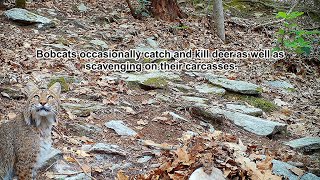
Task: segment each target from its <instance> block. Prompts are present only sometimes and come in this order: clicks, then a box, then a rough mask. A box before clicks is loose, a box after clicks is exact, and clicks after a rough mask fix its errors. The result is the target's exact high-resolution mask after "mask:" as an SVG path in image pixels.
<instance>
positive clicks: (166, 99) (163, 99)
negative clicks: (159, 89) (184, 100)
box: [156, 94, 171, 102]
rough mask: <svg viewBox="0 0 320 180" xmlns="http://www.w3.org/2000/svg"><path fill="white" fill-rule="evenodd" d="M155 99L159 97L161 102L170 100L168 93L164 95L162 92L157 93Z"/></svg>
mask: <svg viewBox="0 0 320 180" xmlns="http://www.w3.org/2000/svg"><path fill="white" fill-rule="evenodd" d="M156 99H159V100H161V101H163V102H170V101H171V97H170V96H168V95H164V94H157V95H156Z"/></svg>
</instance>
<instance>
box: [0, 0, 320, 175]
mask: <svg viewBox="0 0 320 180" xmlns="http://www.w3.org/2000/svg"><path fill="white" fill-rule="evenodd" d="M79 4H80V3H78V2H76V1H69V0H68V1H65V2H64V3H54V2H53V1H47V2H42V3H37V2H32V3H29V4H28V10H32V11H34V12H37V13H38V14H41V15H43V16H46V17H49V18H51V19H54V20H55V21H56V22H57V26H56V27H55V28H49V29H46V30H37V28H36V27H35V26H22V25H20V24H17V23H13V22H12V21H9V20H8V19H7V18H6V17H5V16H4V15H3V12H4V11H0V29H1V31H0V72H1V74H0V76H1V77H2V78H3V79H9V81H7V82H6V81H5V80H3V81H1V80H0V81H1V82H2V84H0V85H1V86H2V88H4V87H6V88H10V89H11V90H12V91H10V92H7V91H4V89H0V90H2V92H5V93H2V95H0V99H1V101H0V107H1V108H0V118H1V119H12V117H13V115H14V114H18V113H19V112H20V111H21V110H22V108H23V104H24V103H25V100H26V99H25V96H24V95H23V94H22V89H23V87H24V86H25V84H26V83H27V82H28V81H30V80H33V81H36V82H40V81H45V82H46V83H49V82H50V81H52V80H54V79H57V78H58V79H59V78H61V77H64V78H65V80H66V82H65V86H67V88H66V89H65V90H64V91H63V93H62V97H61V98H62V99H61V100H62V104H67V103H69V104H70V103H71V104H81V105H83V107H81V108H82V109H81V108H80V109H81V112H80V115H79V113H78V114H77V113H74V112H71V110H70V109H68V108H65V106H63V108H62V109H61V111H60V113H59V123H58V124H57V126H56V127H55V128H54V132H53V139H54V145H53V146H54V147H55V148H57V149H59V150H60V151H62V153H63V158H62V159H61V160H59V162H58V164H59V163H60V165H61V164H63V162H64V163H65V164H67V165H68V167H69V166H70V167H74V169H73V170H74V171H73V172H76V173H74V174H72V175H71V174H68V173H66V174H63V173H61V174H56V173H55V172H56V171H57V170H50V169H47V171H43V173H41V174H40V176H41V177H42V179H43V178H54V177H57V176H58V175H60V176H61V175H70V176H74V175H77V174H79V173H81V172H85V173H86V174H87V176H88V175H89V174H90V175H89V176H91V177H93V178H95V179H113V178H114V177H115V176H117V177H118V178H119V179H126V176H131V177H136V178H137V177H138V175H139V174H140V175H141V176H139V177H138V178H140V179H142V177H144V175H146V176H145V178H146V177H147V176H149V177H151V176H153V178H155V179H156V176H158V177H160V178H163V179H166V178H169V177H170V178H171V179H186V178H187V177H189V176H190V175H191V173H192V172H193V171H194V170H195V169H197V168H199V167H201V166H203V167H205V168H206V170H208V169H210V168H211V167H212V166H215V167H218V168H219V169H221V170H222V171H223V173H224V175H225V177H229V178H230V177H235V176H242V177H250V178H252V179H254V178H255V177H256V176H254V175H257V176H260V175H261V174H259V173H257V172H255V171H254V170H252V168H253V167H243V166H241V165H239V161H241V160H239V159H238V160H235V159H236V157H235V155H234V154H233V153H234V152H235V151H236V150H234V149H233V150H232V147H227V148H226V147H225V146H226V143H228V142H231V143H235V144H238V145H239V146H241V147H242V146H244V147H246V151H244V153H246V155H245V156H244V157H249V156H250V155H256V156H258V155H259V156H261V155H265V156H266V157H267V159H266V160H265V161H262V162H263V163H264V164H267V165H268V167H264V168H262V169H263V170H261V166H262V165H261V164H260V166H258V169H259V170H261V171H264V173H265V174H264V175H270V174H268V172H269V171H270V170H271V167H270V166H269V165H270V163H271V162H270V159H271V160H272V159H277V160H281V161H285V162H287V161H292V162H296V163H298V164H302V165H301V166H299V167H300V168H301V169H302V170H303V171H305V172H312V173H314V174H316V175H318V176H319V175H320V174H319V167H320V162H319V161H320V159H319V152H312V153H307V154H306V153H302V152H301V151H297V150H293V149H290V147H288V146H285V145H284V144H283V143H284V142H288V141H290V140H293V139H297V138H300V137H306V136H313V137H319V136H320V121H319V119H320V107H319V106H320V102H319V101H320V100H319V98H320V97H319V94H320V76H319V72H318V71H317V67H312V65H308V64H306V66H307V67H309V69H308V70H305V71H304V72H303V73H301V74H294V73H291V72H287V71H285V70H284V69H282V68H276V67H274V66H273V64H274V62H273V61H271V60H257V59H241V60H234V59H232V60H220V61H221V62H229V63H235V64H236V65H237V67H238V69H237V71H220V72H219V71H215V72H210V74H214V75H220V76H224V77H226V78H228V79H231V80H241V81H246V82H251V83H254V84H258V85H261V86H262V88H263V92H262V94H261V97H263V99H265V100H267V101H270V102H274V100H279V99H280V100H281V101H280V102H282V104H281V105H279V107H278V108H277V109H276V110H272V111H270V112H268V111H265V112H264V113H263V115H262V117H263V118H266V119H272V120H274V121H277V122H280V123H285V124H287V125H288V126H287V129H288V130H287V132H282V133H280V134H275V135H272V136H268V137H266V136H259V135H254V134H253V133H250V132H248V131H246V130H243V129H241V128H239V127H237V126H236V125H234V124H233V123H231V122H229V121H227V120H226V121H223V122H222V123H218V124H217V123H213V124H212V125H213V126H214V129H215V131H214V132H209V130H208V127H207V125H206V123H203V122H201V120H200V119H198V118H195V117H194V116H192V114H190V111H189V109H188V108H189V107H190V106H191V105H192V103H191V102H189V101H185V100H184V99H182V98H181V97H182V96H195V97H201V98H206V99H207V100H208V101H207V104H209V105H210V106H211V105H214V106H217V107H219V106H222V105H225V104H227V103H230V102H240V101H241V100H239V99H237V96H235V97H234V96H232V95H229V94H226V95H222V96H221V95H214V94H207V93H200V92H196V91H194V90H191V91H187V92H186V91H179V88H176V87H177V84H182V85H187V86H189V87H195V86H197V85H201V84H206V83H208V80H207V79H206V78H204V77H201V76H196V75H195V76H193V75H190V73H188V72H172V73H173V74H176V75H178V76H179V78H178V79H176V80H175V81H173V82H170V83H168V85H167V86H166V87H165V88H159V89H157V88H145V87H144V88H141V86H134V85H131V84H130V83H127V81H125V79H123V78H122V77H123V75H121V73H114V72H88V71H85V70H84V68H83V66H84V64H85V63H87V62H115V61H112V60H105V59H98V60H97V59H80V58H74V59H71V58H70V59H67V58H65V59H36V58H35V51H36V49H42V50H50V49H55V50H63V49H67V48H69V49H72V50H76V51H81V50H101V48H102V47H101V45H100V46H99V45H95V44H94V43H90V41H91V40H99V41H100V42H101V41H104V42H105V44H106V46H107V49H112V50H129V49H135V48H137V47H139V46H141V44H146V40H147V38H149V37H153V39H154V41H155V42H157V43H158V45H159V48H163V49H170V50H186V49H196V48H198V49H201V48H203V49H210V50H214V49H223V50H232V51H235V50H240V51H241V50H260V49H272V47H273V42H274V39H275V37H274V33H275V29H272V28H267V29H264V30H259V31H250V28H249V29H248V28H245V27H243V26H239V25H237V24H235V23H232V22H233V21H232V18H231V17H230V16H227V17H226V22H227V23H226V35H227V43H225V44H224V43H223V42H221V40H219V38H217V37H216V36H215V35H214V34H212V32H211V30H210V22H209V20H208V18H207V17H206V16H205V15H199V14H198V13H197V12H196V11H194V9H193V8H191V7H184V8H183V10H184V11H185V12H186V13H187V14H189V18H187V19H183V20H181V22H164V21H161V20H155V19H153V18H151V17H150V18H145V19H144V20H137V19H134V18H133V17H132V16H131V15H130V12H129V9H128V8H127V6H126V4H124V3H117V2H116V1H110V0H108V1H103V2H100V1H99V0H90V1H88V2H87V3H85V6H86V7H87V8H88V10H87V11H86V12H79V10H78V8H77V6H79ZM246 20H247V22H249V23H248V24H250V22H254V19H246ZM181 23H182V24H183V25H184V26H185V27H186V28H177V27H179V26H180V27H181ZM186 61H191V60H186ZM199 61H200V60H199ZM207 61H210V60H207ZM293 61H295V59H293ZM124 74H127V73H124ZM274 80H284V81H287V82H290V84H292V85H293V86H294V89H295V90H294V91H292V92H289V93H288V92H286V93H284V92H283V91H282V90H279V89H273V88H270V87H269V86H267V85H266V84H265V81H274ZM11 93H12V94H11ZM160 96H162V97H163V98H159V97H160ZM88 104H94V105H97V106H99V105H102V106H103V108H99V107H98V108H96V109H93V110H92V109H89V108H88V107H87V106H85V105H88ZM248 104H250V103H248ZM86 108H87V109H86ZM172 112H173V113H175V114H176V115H177V114H178V115H179V116H181V117H183V118H184V119H185V120H181V119H179V118H174V117H173V116H172V115H170V114H172ZM111 120H122V121H123V122H124V123H125V125H126V126H128V127H130V128H131V129H133V130H134V131H136V132H137V133H138V134H137V135H135V136H119V135H118V134H117V133H116V132H115V131H114V130H112V129H110V128H107V127H106V126H105V123H106V122H109V121H111ZM81 125H82V126H81ZM84 126H85V127H84ZM88 127H89V128H88ZM187 131H192V132H193V133H196V134H198V135H196V136H194V137H190V136H188V135H186V134H185V133H186V132H187ZM210 139H211V140H210ZM213 139H214V141H213ZM96 143H106V144H114V145H118V146H119V147H120V148H121V149H122V150H123V151H124V152H125V153H124V154H125V155H123V154H121V153H120V154H119V153H118V154H117V153H116V154H99V153H97V154H96V152H95V153H92V152H90V153H89V152H88V151H87V150H86V147H89V146H92V145H94V144H96ZM242 143H243V144H242ZM172 147H175V148H172ZM177 147H178V148H177ZM157 148H160V149H162V150H163V149H165V150H164V151H159V152H158V151H155V149H157ZM184 148H187V149H184ZM168 149H174V150H168ZM149 156H150V157H152V159H151V160H149V161H145V162H144V161H143V162H142V163H141V162H139V159H141V157H149ZM186 157H188V158H186ZM268 157H271V158H270V159H268ZM221 159H222V160H221ZM257 159H259V158H256V159H255V160H254V161H253V162H254V163H257V164H258V162H259V160H257ZM219 160H221V161H222V162H220V161H219ZM260 160H261V157H260ZM62 161H63V162H62ZM240 164H241V163H240ZM67 165H66V166H67ZM51 168H52V167H51ZM253 169H255V168H253ZM262 174H263V173H262ZM270 177H271V175H270ZM146 179H147V178H146Z"/></svg>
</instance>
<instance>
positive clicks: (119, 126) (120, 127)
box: [105, 120, 137, 136]
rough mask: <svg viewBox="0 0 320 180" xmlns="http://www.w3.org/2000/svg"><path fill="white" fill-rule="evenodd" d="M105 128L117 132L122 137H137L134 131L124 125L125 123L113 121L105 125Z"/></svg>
mask: <svg viewBox="0 0 320 180" xmlns="http://www.w3.org/2000/svg"><path fill="white" fill-rule="evenodd" d="M105 126H107V127H108V128H110V129H113V130H115V131H116V133H117V134H118V135H121V136H135V135H136V134H137V133H136V132H135V131H134V130H132V129H130V128H129V127H127V126H126V125H124V122H123V121H116V120H112V121H109V122H107V123H105Z"/></svg>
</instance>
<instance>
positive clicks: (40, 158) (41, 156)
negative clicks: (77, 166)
mask: <svg viewBox="0 0 320 180" xmlns="http://www.w3.org/2000/svg"><path fill="white" fill-rule="evenodd" d="M51 146H52V140H51V128H50V129H47V130H46V131H44V132H42V133H41V135H40V142H39V151H38V155H37V160H36V164H35V168H34V170H35V171H36V170H38V169H39V168H40V167H41V166H42V165H43V164H44V162H45V161H46V160H48V158H49V157H48V155H49V154H50V151H51V150H52V149H51Z"/></svg>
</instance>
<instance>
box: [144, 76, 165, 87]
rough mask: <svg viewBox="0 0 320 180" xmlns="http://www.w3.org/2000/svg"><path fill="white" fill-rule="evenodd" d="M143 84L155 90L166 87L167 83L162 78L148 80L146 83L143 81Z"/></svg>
mask: <svg viewBox="0 0 320 180" xmlns="http://www.w3.org/2000/svg"><path fill="white" fill-rule="evenodd" d="M143 84H144V85H147V86H151V87H155V88H164V87H167V86H168V82H167V81H166V79H165V78H162V77H157V78H149V79H147V80H146V81H144V82H143Z"/></svg>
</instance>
